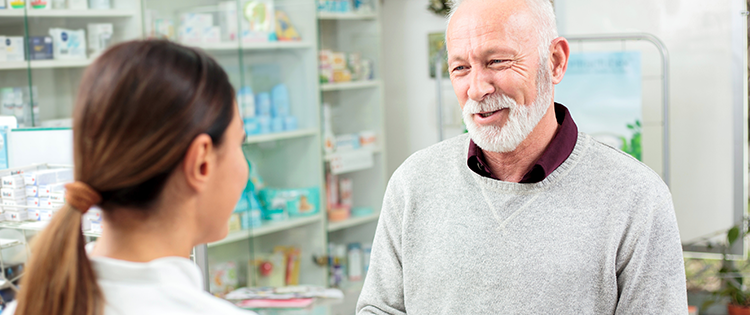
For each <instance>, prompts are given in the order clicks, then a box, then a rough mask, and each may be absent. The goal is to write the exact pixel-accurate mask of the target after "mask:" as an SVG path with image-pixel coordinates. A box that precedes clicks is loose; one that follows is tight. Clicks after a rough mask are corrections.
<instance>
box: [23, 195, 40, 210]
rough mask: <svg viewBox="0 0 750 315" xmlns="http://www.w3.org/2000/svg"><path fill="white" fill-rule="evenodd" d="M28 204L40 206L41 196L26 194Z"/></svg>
mask: <svg viewBox="0 0 750 315" xmlns="http://www.w3.org/2000/svg"><path fill="white" fill-rule="evenodd" d="M26 205H27V206H29V207H35V208H38V207H39V198H36V197H28V196H26Z"/></svg>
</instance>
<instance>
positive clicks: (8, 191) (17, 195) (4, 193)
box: [0, 188, 26, 201]
mask: <svg viewBox="0 0 750 315" xmlns="http://www.w3.org/2000/svg"><path fill="white" fill-rule="evenodd" d="M0 197H2V198H3V201H4V200H5V199H24V200H25V199H26V189H25V188H18V189H17V188H0Z"/></svg>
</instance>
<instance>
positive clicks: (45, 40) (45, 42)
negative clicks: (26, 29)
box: [29, 36, 54, 60]
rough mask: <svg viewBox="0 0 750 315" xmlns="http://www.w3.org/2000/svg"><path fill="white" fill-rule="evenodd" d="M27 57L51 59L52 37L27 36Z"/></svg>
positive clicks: (52, 56)
mask: <svg viewBox="0 0 750 315" xmlns="http://www.w3.org/2000/svg"><path fill="white" fill-rule="evenodd" d="M29 58H30V59H31V60H49V59H53V58H54V55H53V52H52V37H49V36H32V37H29Z"/></svg>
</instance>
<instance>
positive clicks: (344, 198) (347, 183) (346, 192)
mask: <svg viewBox="0 0 750 315" xmlns="http://www.w3.org/2000/svg"><path fill="white" fill-rule="evenodd" d="M353 191H354V185H353V183H352V179H351V178H342V179H339V194H340V195H339V196H341V197H340V198H341V199H340V200H341V205H344V206H347V207H349V208H351V207H352V205H353V204H354V197H353V196H352V193H353Z"/></svg>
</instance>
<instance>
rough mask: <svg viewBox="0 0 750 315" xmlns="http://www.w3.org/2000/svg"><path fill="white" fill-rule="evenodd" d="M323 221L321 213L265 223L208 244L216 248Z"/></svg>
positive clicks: (232, 233)
mask: <svg viewBox="0 0 750 315" xmlns="http://www.w3.org/2000/svg"><path fill="white" fill-rule="evenodd" d="M321 220H323V214H322V213H319V214H316V215H312V216H309V217H301V218H294V219H289V220H286V221H280V222H272V223H264V224H263V225H262V226H260V227H257V228H253V229H251V230H241V231H236V232H231V233H229V235H227V237H226V238H224V239H223V240H221V241H218V242H213V243H210V244H208V247H216V246H219V245H223V244H228V243H232V242H237V241H241V240H246V239H250V238H253V237H260V236H264V235H268V234H271V233H276V232H282V231H286V230H289V229H293V228H296V227H299V226H303V225H307V224H311V223H315V222H320V221H321Z"/></svg>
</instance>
